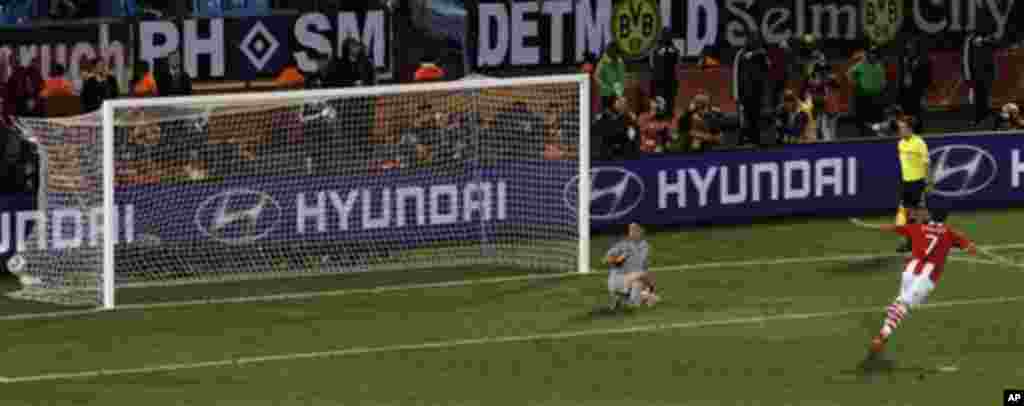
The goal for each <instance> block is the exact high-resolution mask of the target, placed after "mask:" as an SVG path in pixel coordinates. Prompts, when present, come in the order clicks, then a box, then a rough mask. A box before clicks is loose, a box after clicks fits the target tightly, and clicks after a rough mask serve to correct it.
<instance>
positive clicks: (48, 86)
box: [39, 64, 75, 99]
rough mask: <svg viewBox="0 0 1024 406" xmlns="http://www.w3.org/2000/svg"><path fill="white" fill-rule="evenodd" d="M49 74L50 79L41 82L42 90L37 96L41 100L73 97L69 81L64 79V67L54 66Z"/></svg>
mask: <svg viewBox="0 0 1024 406" xmlns="http://www.w3.org/2000/svg"><path fill="white" fill-rule="evenodd" d="M51 70H52V71H51V72H50V78H49V79H46V81H45V82H43V90H42V91H40V93H39V96H40V97H42V98H44V99H45V98H49V97H57V96H73V95H74V94H75V93H74V91H72V90H71V81H70V80H67V78H65V77H64V74H65V73H67V72H66V71H65V70H64V65H61V64H55V65H53V68H52V69H51Z"/></svg>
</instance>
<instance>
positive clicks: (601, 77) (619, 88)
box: [597, 43, 626, 111]
mask: <svg viewBox="0 0 1024 406" xmlns="http://www.w3.org/2000/svg"><path fill="white" fill-rule="evenodd" d="M597 84H598V87H599V88H600V91H601V104H602V105H603V108H604V109H605V111H614V110H616V107H615V106H614V104H615V99H616V98H622V97H625V94H626V63H625V62H624V61H623V59H622V55H621V52H620V51H619V48H618V47H617V46H616V45H615V44H614V43H612V44H611V45H609V46H608V49H606V50H605V51H604V56H602V57H601V60H600V61H598V62H597Z"/></svg>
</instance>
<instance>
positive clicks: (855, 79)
mask: <svg viewBox="0 0 1024 406" xmlns="http://www.w3.org/2000/svg"><path fill="white" fill-rule="evenodd" d="M846 75H847V78H848V79H850V82H851V83H853V85H854V102H853V104H854V110H855V113H856V115H857V125H858V126H859V127H860V130H861V135H862V136H864V137H869V136H871V128H870V126H871V123H876V122H879V121H881V120H882V113H883V112H882V100H881V97H882V92H883V91H884V90H885V67H884V66H883V65H882V60H881V55H880V54H879V52H878V49H877V48H871V49H870V50H868V52H867V53H866V54H865V56H864V57H863V58H862V59H861V60H860V61H858V62H857V63H855V64H854V65H853V67H851V68H850V70H849V71H847V72H846Z"/></svg>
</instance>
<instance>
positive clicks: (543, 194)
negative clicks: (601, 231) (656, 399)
mask: <svg viewBox="0 0 1024 406" xmlns="http://www.w3.org/2000/svg"><path fill="white" fill-rule="evenodd" d="M499 83H500V82H499ZM300 94H301V93H300ZM321 95H322V94H321ZM579 97H580V94H579V84H578V83H577V82H566V83H551V84H543V85H509V86H498V87H488V88H481V89H472V90H456V91H436V90H431V91H418V90H417V88H416V87H410V88H408V91H405V90H402V91H399V92H398V93H394V94H387V95H376V96H348V95H346V93H345V91H343V90H341V91H338V92H337V95H336V96H332V97H320V98H317V99H313V98H302V97H300V98H283V99H275V98H266V99H253V98H251V97H246V98H239V99H238V100H232V101H231V102H230V103H224V104H215V103H211V102H209V101H204V98H193V99H186V100H187V101H184V102H182V103H180V104H174V105H164V106H160V107H134V108H124V109H121V108H118V109H115V111H114V117H115V120H114V121H115V134H114V136H115V145H116V146H115V151H114V159H115V191H114V197H115V199H114V200H115V204H116V207H117V210H116V212H117V213H116V216H117V217H116V219H115V223H116V224H117V225H116V227H115V231H116V233H117V242H116V244H117V245H116V248H115V267H114V270H115V275H116V277H115V286H116V288H117V289H118V298H119V299H118V302H119V303H124V302H125V300H126V299H124V298H125V296H123V295H122V293H123V292H124V291H125V288H133V289H134V288H138V289H147V288H149V289H148V290H152V289H157V288H158V289H163V290H159V292H164V293H158V294H155V297H157V299H155V300H171V298H172V295H169V294H166V292H171V291H173V290H175V289H177V290H178V291H181V290H182V289H189V288H188V287H189V286H191V285H195V284H214V285H215V284H218V283H237V282H240V281H249V280H261V279H262V280H266V279H280V278H293V277H299V276H327V278H326V279H321V280H320V281H319V282H317V283H316V284H315V285H312V286H315V288H318V289H323V288H333V287H336V288H338V289H344V288H345V287H346V285H345V279H344V277H343V276H342V275H348V274H352V273H364V272H370V273H369V274H373V272H376V271H397V272H401V271H411V270H416V269H432V270H438V269H448V270H451V275H453V277H455V278H458V277H459V276H458V275H459V272H468V271H469V270H470V269H471V270H472V271H473V272H480V271H486V270H487V269H494V268H495V267H514V268H516V269H528V270H532V271H556V272H557V271H574V270H576V269H577V250H578V237H579V236H578V227H577V220H576V207H577V202H576V199H577V194H576V184H575V182H576V181H577V179H578V178H577V174H578V162H577V160H576V156H577V155H576V154H577V152H578V151H577V150H576V146H577V145H578V141H579V130H580V128H579V122H580V117H579V109H578V106H579ZM206 100H209V99H206ZM101 124H102V123H101V119H100V115H99V114H98V113H95V114H92V115H86V116H80V117H74V118H69V119H48V120H31V119H24V120H22V121H21V127H22V129H23V131H22V133H23V135H24V136H26V137H28V138H29V139H30V140H31V141H33V142H34V143H35V144H36V145H37V146H38V148H39V155H40V157H41V161H42V162H41V167H42V171H41V172H42V175H41V176H42V177H43V180H42V182H40V184H41V186H40V191H39V197H38V200H39V201H38V206H39V210H38V212H39V213H40V216H39V218H37V219H36V220H37V221H36V222H35V227H31V228H30V230H29V231H28V232H26V236H25V237H24V238H23V239H24V240H25V244H24V247H22V249H21V251H22V252H21V254H20V255H21V257H22V258H23V259H24V267H23V269H21V271H20V272H19V275H20V276H21V279H22V281H23V284H24V285H25V286H24V288H23V289H22V290H21V291H19V292H17V293H16V294H15V296H16V297H20V298H26V299H32V300H40V301H47V302H59V303H66V304H96V303H98V302H99V301H100V299H101V297H100V295H101V293H100V292H101V289H100V286H102V274H103V273H102V250H103V248H102V247H103V244H102V241H103V238H105V236H104V233H103V232H102V221H101V219H102V215H103V213H101V210H99V209H98V208H100V207H102V203H103V191H102V184H103V183H102V178H103V176H105V175H107V174H105V173H103V169H102V168H103V165H102V149H101V145H102V142H101V141H102V126H101ZM369 274H368V275H369ZM331 276H337V278H334V279H332V278H331ZM391 280H394V281H401V280H402V278H401V277H399V278H391ZM332 283H336V284H337V285H331V284H332ZM274 285H275V286H279V287H287V285H288V282H281V281H276V282H274ZM168 287H174V288H170V289H169V288H168ZM128 290H132V289H128ZM195 291H203V292H204V293H203V294H204V295H210V296H216V295H218V293H216V290H215V289H210V288H209V287H205V288H196V290H195ZM236 292H246V290H245V289H241V290H236ZM186 296H189V295H186ZM191 296H193V297H194V295H191ZM149 300H154V299H152V298H151V299H149Z"/></svg>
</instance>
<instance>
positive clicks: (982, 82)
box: [961, 32, 997, 127]
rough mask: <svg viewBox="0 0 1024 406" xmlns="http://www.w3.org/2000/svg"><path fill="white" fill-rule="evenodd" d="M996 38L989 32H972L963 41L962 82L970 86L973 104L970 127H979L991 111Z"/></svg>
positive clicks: (994, 76) (994, 75)
mask: <svg viewBox="0 0 1024 406" xmlns="http://www.w3.org/2000/svg"><path fill="white" fill-rule="evenodd" d="M996 44H997V38H996V37H995V34H992V33H990V32H972V33H970V34H968V35H967V37H966V38H965V39H964V46H963V54H962V55H961V60H962V61H964V63H963V64H962V65H963V75H964V80H965V81H967V82H968V83H970V84H971V103H973V104H974V122H973V123H972V125H971V126H972V127H977V126H979V125H981V121H982V120H984V119H985V118H987V117H988V115H989V113H991V110H992V104H991V103H992V83H993V82H995V80H996V58H995V48H996Z"/></svg>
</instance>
